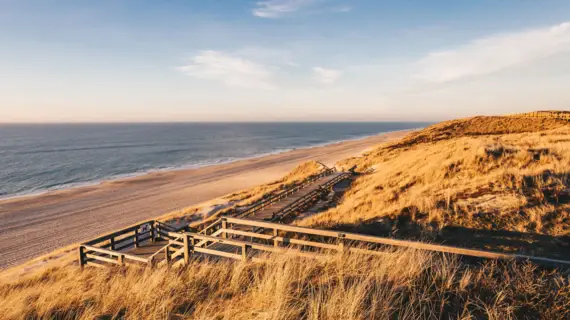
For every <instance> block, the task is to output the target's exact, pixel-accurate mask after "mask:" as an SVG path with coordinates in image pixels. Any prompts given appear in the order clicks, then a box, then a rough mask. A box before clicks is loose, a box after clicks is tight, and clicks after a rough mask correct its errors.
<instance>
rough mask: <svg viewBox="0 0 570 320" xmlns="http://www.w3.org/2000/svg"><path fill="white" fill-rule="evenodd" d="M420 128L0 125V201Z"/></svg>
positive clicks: (365, 125) (393, 125) (402, 125)
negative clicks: (127, 177) (153, 172)
mask: <svg viewBox="0 0 570 320" xmlns="http://www.w3.org/2000/svg"><path fill="white" fill-rule="evenodd" d="M426 125H427V123H417V122H416V123H412V122H400V123H396V122H391V123H230V124H228V123H208V124H205V123H181V124H80V125H79V124H77V125H72V124H57V125H0V198H7V197H13V196H18V195H25V194H31V193H39V192H43V191H47V190H53V189H61V188H68V187H73V186H79V185H84V184H91V183H97V182H99V181H102V180H107V179H114V178H120V177H125V176H131V175H140V174H144V173H146V172H150V171H156V170H166V169H176V168H189V167H199V166H205V165H212V164H218V163H225V162H230V161H235V160H239V159H244V158H251V157H256V156H261V155H266V154H272V153H278V152H283V151H287V150H292V149H297V148H303V147H310V146H316V145H323V144H327V143H332V142H337V141H341V140H349V139H356V138H361V137H365V136H370V135H374V134H378V133H382V132H390V131H396V130H404V129H410V128H419V127H424V126H426Z"/></svg>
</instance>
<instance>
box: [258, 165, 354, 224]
mask: <svg viewBox="0 0 570 320" xmlns="http://www.w3.org/2000/svg"><path fill="white" fill-rule="evenodd" d="M343 174H344V173H339V172H335V173H332V174H330V175H328V176H325V177H322V178H320V179H318V180H315V181H314V182H313V183H312V184H311V185H309V186H307V187H305V188H303V189H300V190H299V191H297V192H295V193H294V194H293V195H291V196H289V197H287V198H285V199H283V200H281V201H279V202H276V203H274V204H272V205H269V206H267V207H265V208H263V209H262V210H260V211H257V212H255V213H254V214H252V215H250V216H248V217H247V218H248V219H250V220H257V221H273V220H274V219H275V217H276V216H278V213H279V212H282V211H283V210H285V209H286V208H287V207H290V206H291V205H293V204H294V203H295V202H297V201H299V199H302V198H303V197H307V195H309V194H311V193H315V191H316V190H320V189H321V188H322V186H323V185H326V184H327V183H329V182H331V181H333V180H334V179H338V177H340V176H342V175H343Z"/></svg>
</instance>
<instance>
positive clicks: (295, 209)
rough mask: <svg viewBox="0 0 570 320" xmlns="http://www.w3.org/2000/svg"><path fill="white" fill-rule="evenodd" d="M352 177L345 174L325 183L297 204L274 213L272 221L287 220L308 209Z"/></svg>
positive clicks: (296, 202)
mask: <svg viewBox="0 0 570 320" xmlns="http://www.w3.org/2000/svg"><path fill="white" fill-rule="evenodd" d="M350 177H351V174H349V173H343V174H341V175H339V176H337V177H335V178H334V179H332V180H330V181H328V182H326V183H324V184H323V185H321V186H319V188H317V189H315V190H313V191H311V192H309V193H307V194H306V195H304V196H302V197H301V198H299V199H297V200H295V202H293V203H291V204H289V205H288V206H286V207H284V208H283V209H281V210H279V211H276V212H274V213H273V216H272V218H271V221H280V220H283V219H284V218H286V217H287V216H289V215H291V214H293V213H295V212H298V211H299V210H300V209H301V208H304V207H306V206H307V205H308V204H310V203H313V202H314V201H315V200H316V199H318V198H319V197H321V196H322V195H323V194H326V193H328V192H329V188H332V187H333V186H334V185H335V184H337V183H339V182H341V181H343V180H345V179H348V178H350Z"/></svg>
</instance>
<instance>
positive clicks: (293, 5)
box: [252, 0, 352, 18]
mask: <svg viewBox="0 0 570 320" xmlns="http://www.w3.org/2000/svg"><path fill="white" fill-rule="evenodd" d="M330 2H331V0H266V1H258V2H257V3H256V7H255V8H254V9H253V10H252V13H253V15H254V16H257V17H260V18H280V17H283V16H286V15H289V14H292V13H294V12H298V11H301V10H306V9H312V10H318V11H321V10H322V11H332V12H348V11H350V10H351V9H352V7H350V6H348V5H346V4H341V5H333V4H330Z"/></svg>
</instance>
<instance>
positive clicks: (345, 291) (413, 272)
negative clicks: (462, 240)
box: [0, 250, 570, 320]
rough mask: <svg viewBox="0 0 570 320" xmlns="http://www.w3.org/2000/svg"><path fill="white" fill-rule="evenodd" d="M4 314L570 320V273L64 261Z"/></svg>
mask: <svg viewBox="0 0 570 320" xmlns="http://www.w3.org/2000/svg"><path fill="white" fill-rule="evenodd" d="M0 300H1V301H2V303H1V304H0V314H1V315H2V317H3V319H7V320H10V319H39V318H41V319H123V318H124V319H227V320H235V319H243V320H248V319H322V320H334V319H338V320H350V319H404V320H405V319H409V320H416V319H465V320H467V319H513V318H517V319H523V318H543V319H567V318H568V317H570V285H569V284H568V278H567V277H565V276H564V275H561V274H559V273H557V272H546V271H539V270H537V269H536V268H535V267H534V266H531V265H528V264H522V265H498V264H496V263H494V262H487V263H485V264H483V265H480V266H469V265H465V264H464V263H462V262H460V261H458V260H457V259H455V258H452V257H444V256H440V255H435V254H431V253H427V252H421V251H412V250H405V251H402V250H399V251H396V252H393V253H391V254H387V255H386V256H385V257H383V258H381V259H379V258H370V257H368V256H362V255H351V256H342V255H332V256H325V257H324V258H323V259H320V260H315V259H311V260H303V259H298V258H293V257H290V256H271V257H268V258H267V259H265V260H262V261H260V262H229V261H222V262H220V261H218V262H213V261H210V262H194V263H191V264H190V265H188V266H186V267H184V268H181V269H157V270H149V269H147V270H144V269H139V268H126V269H109V270H100V269H93V268H86V269H85V270H83V271H80V270H79V268H77V267H67V268H57V269H52V270H49V271H46V272H44V273H42V274H40V275H37V276H34V277H31V278H28V279H26V280H20V281H17V282H15V283H12V284H0Z"/></svg>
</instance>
